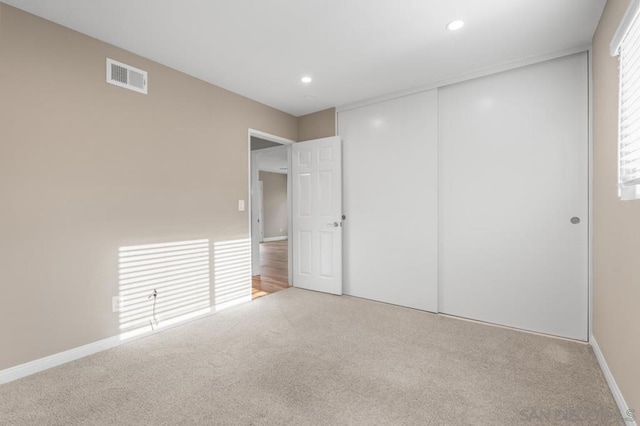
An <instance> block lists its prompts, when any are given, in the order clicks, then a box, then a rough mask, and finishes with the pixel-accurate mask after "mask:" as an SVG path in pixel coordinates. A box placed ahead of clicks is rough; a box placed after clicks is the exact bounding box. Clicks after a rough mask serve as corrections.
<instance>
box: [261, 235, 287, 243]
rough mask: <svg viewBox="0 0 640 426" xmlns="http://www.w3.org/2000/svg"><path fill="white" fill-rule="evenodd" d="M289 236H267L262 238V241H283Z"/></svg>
mask: <svg viewBox="0 0 640 426" xmlns="http://www.w3.org/2000/svg"><path fill="white" fill-rule="evenodd" d="M288 238H289V237H287V236H286V235H284V236H282V237H269V238H263V239H262V241H263V242H265V243H270V242H271V241H284V240H287V239H288Z"/></svg>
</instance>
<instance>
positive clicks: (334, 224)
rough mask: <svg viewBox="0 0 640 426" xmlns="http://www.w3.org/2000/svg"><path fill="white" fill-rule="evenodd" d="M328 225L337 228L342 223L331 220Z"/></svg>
mask: <svg viewBox="0 0 640 426" xmlns="http://www.w3.org/2000/svg"><path fill="white" fill-rule="evenodd" d="M327 226H330V227H333V228H337V227H338V226H340V224H339V223H338V222H329V223H327Z"/></svg>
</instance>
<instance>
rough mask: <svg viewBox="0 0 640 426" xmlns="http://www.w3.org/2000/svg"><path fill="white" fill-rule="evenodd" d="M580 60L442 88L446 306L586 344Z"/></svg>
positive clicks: (583, 73) (584, 123) (584, 101)
mask: <svg viewBox="0 0 640 426" xmlns="http://www.w3.org/2000/svg"><path fill="white" fill-rule="evenodd" d="M587 66H588V65H587V55H586V53H581V54H577V55H572V56H569V57H565V58H560V59H556V60H553V61H549V62H544V63H540V64H536V65H532V66H528V67H524V68H519V69H516V70H512V71H507V72H503V73H500V74H495V75H492V76H489V77H484V78H479V79H475V80H471V81H468V82H464V83H460V84H455V85H452V86H448V87H444V88H442V89H439V114H440V250H439V255H440V268H439V269H440V289H439V295H440V303H439V306H440V311H441V312H444V313H447V314H452V315H457V316H461V317H466V318H472V319H476V320H481V321H487V322H491V323H497V324H503V325H507V326H512V327H517V328H521V329H526V330H532V331H536V332H541V333H547V334H553V335H557V336H563V337H568V338H573V339H579V340H587V325H588V319H587V308H588V226H589V218H588V149H589V148H588V91H587V89H588V78H587V70H588V68H587ZM578 221H579V222H578Z"/></svg>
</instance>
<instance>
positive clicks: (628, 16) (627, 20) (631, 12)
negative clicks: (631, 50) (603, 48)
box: [609, 0, 640, 56]
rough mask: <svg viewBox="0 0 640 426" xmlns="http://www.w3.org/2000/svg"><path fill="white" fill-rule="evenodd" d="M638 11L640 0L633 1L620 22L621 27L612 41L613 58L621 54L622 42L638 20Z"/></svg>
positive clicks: (639, 9)
mask: <svg viewBox="0 0 640 426" xmlns="http://www.w3.org/2000/svg"><path fill="white" fill-rule="evenodd" d="M638 11H640V0H632V1H631V3H629V7H628V8H627V11H626V12H625V14H624V16H623V17H622V21H620V25H619V26H618V29H617V30H616V32H615V34H614V35H613V39H612V40H611V44H610V45H609V48H610V50H611V56H618V54H619V53H620V45H621V44H622V40H623V39H624V36H625V35H627V33H628V32H629V28H630V27H631V24H633V21H634V20H635V19H636V16H637V15H638Z"/></svg>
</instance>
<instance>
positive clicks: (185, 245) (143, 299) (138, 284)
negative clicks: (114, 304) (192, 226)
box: [119, 240, 211, 338]
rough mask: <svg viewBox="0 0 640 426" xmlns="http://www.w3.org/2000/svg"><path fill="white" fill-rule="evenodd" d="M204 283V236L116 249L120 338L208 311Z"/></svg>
mask: <svg viewBox="0 0 640 426" xmlns="http://www.w3.org/2000/svg"><path fill="white" fill-rule="evenodd" d="M210 285H211V280H210V253H209V240H193V241H180V242H172V243H163V244H147V245H139V246H129V247H121V248H120V250H119V296H120V332H121V337H122V336H124V338H126V337H131V336H133V335H137V334H140V333H144V332H147V331H151V330H154V329H156V328H161V327H166V326H167V325H171V324H174V323H177V322H180V321H183V320H185V319H189V318H191V317H194V316H198V315H201V314H204V313H207V312H209V311H210V310H211V309H210V306H211V297H210ZM154 295H155V296H154Z"/></svg>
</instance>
